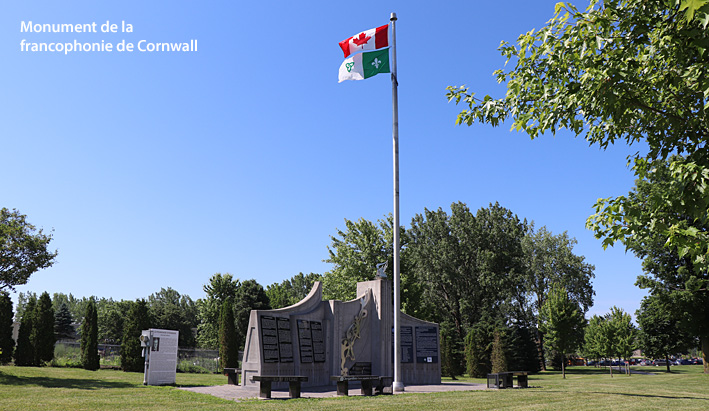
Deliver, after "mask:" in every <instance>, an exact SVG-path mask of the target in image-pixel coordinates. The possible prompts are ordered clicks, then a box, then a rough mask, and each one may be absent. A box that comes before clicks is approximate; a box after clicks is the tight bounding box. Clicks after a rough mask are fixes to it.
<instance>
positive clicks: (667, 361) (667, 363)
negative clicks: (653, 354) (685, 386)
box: [665, 354, 672, 372]
mask: <svg viewBox="0 0 709 411" xmlns="http://www.w3.org/2000/svg"><path fill="white" fill-rule="evenodd" d="M665 367H667V372H672V371H670V356H669V355H667V354H665Z"/></svg>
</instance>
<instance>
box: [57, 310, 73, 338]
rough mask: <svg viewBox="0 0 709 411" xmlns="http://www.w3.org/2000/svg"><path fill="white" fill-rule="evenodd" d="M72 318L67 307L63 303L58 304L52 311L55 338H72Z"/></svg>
mask: <svg viewBox="0 0 709 411" xmlns="http://www.w3.org/2000/svg"><path fill="white" fill-rule="evenodd" d="M73 322H74V319H73V318H72V316H71V312H70V311H69V307H67V305H66V304H65V303H62V305H60V306H59V309H57V310H56V312H55V313H54V336H55V338H56V339H57V340H68V339H72V338H74V334H75V332H74V326H73V325H71V324H72V323H73Z"/></svg>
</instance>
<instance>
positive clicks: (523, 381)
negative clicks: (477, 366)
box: [487, 371, 529, 388]
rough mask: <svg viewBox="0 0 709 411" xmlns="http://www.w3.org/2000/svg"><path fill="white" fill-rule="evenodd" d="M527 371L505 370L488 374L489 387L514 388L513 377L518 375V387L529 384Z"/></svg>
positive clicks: (524, 386)
mask: <svg viewBox="0 0 709 411" xmlns="http://www.w3.org/2000/svg"><path fill="white" fill-rule="evenodd" d="M528 375H529V373H528V372H527V371H505V372H498V373H493V374H488V375H487V388H512V379H513V377H517V388H527V387H528V386H529V385H528V384H529V382H528Z"/></svg>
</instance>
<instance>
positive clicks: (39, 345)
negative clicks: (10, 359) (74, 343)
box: [31, 291, 56, 365]
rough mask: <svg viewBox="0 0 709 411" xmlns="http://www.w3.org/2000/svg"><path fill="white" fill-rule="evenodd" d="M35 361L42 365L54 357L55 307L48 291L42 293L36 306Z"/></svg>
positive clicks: (33, 342)
mask: <svg viewBox="0 0 709 411" xmlns="http://www.w3.org/2000/svg"><path fill="white" fill-rule="evenodd" d="M31 339H32V344H33V345H34V357H35V358H34V363H35V364H37V365H41V364H43V363H45V362H49V361H52V359H53V358H54V343H55V342H56V339H55V337H54V309H53V308H52V299H51V298H50V297H49V293H47V292H46V291H45V292H43V293H42V295H41V296H40V297H39V301H38V302H37V306H36V308H35V323H34V329H33V330H32V337H31Z"/></svg>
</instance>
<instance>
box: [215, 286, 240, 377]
mask: <svg viewBox="0 0 709 411" xmlns="http://www.w3.org/2000/svg"><path fill="white" fill-rule="evenodd" d="M219 366H220V367H221V368H238V367H239V346H238V345H237V340H236V330H235V329H234V311H233V309H232V304H231V301H230V300H227V301H224V303H223V304H222V310H221V313H220V315H219Z"/></svg>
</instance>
